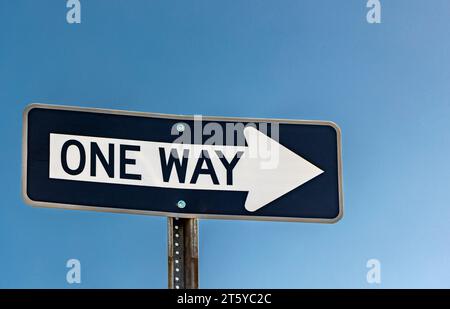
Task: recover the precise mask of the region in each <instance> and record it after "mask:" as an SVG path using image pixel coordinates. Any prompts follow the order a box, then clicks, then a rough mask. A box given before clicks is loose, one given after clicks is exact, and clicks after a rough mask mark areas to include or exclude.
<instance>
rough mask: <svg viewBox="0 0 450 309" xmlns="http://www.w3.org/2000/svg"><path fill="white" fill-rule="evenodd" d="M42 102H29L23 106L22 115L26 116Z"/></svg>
mask: <svg viewBox="0 0 450 309" xmlns="http://www.w3.org/2000/svg"><path fill="white" fill-rule="evenodd" d="M41 106H42V104H39V103H29V104H28V105H27V106H25V108H24V110H23V116H24V117H27V116H28V114H29V113H30V112H31V111H32V110H33V109H35V108H38V107H41Z"/></svg>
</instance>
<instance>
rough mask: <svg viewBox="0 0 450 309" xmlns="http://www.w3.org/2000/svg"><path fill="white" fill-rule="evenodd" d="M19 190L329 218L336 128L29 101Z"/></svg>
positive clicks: (116, 203) (43, 197) (190, 211)
mask: <svg viewBox="0 0 450 309" xmlns="http://www.w3.org/2000/svg"><path fill="white" fill-rule="evenodd" d="M23 117H24V118H23V196H24V199H25V201H26V202H27V203H28V204H30V205H33V206H42V207H55V208H68V209H85V210H97V211H108V212H127V213H139V214H153V215H164V216H177V217H185V218H219V219H251V220H277V221H307V222H327V223H333V222H336V221H337V220H339V219H340V218H341V217H342V208H343V205H342V203H343V193H342V163H341V136H340V130H339V128H338V127H337V126H336V125H335V124H334V123H332V122H327V121H302V120H280V119H251V118H221V117H201V116H177V115H163V114H152V113H140V112H126V111H115V110H102V109H91V108H79V107H67V106H53V105H44V104H32V105H29V106H28V107H27V108H26V109H25V111H24V116H23Z"/></svg>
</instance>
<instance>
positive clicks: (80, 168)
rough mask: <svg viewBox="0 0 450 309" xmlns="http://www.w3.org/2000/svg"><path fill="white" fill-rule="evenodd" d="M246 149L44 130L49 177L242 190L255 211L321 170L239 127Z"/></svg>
mask: <svg viewBox="0 0 450 309" xmlns="http://www.w3.org/2000/svg"><path fill="white" fill-rule="evenodd" d="M244 135H245V137H246V140H247V143H248V147H245V146H221V145H197V144H175V143H160V142H149V141H137V140H126V139H115V138H104V137H92V136H77V135H67V134H57V133H51V134H50V158H49V161H50V164H49V176H50V178H52V179H65V180H72V181H88V182H99V183H110V184H125V185H135V186H149V187H162V188H176V189H196V190H228V191H248V192H249V193H248V196H247V199H246V202H245V208H246V209H247V210H248V211H256V210H258V209H259V208H261V207H263V206H264V205H266V204H268V203H270V202H271V201H273V200H274V199H276V198H278V197H280V196H282V195H284V194H286V193H287V192H289V191H291V190H293V189H295V188H296V187H298V186H300V185H302V184H303V183H305V182H307V181H309V180H311V179H312V178H314V177H317V176H318V175H320V174H322V173H323V172H324V171H322V170H321V169H320V168H318V167H316V166H315V165H313V164H312V163H310V162H308V161H307V160H305V159H303V158H302V157H300V156H299V155H297V154H295V153H294V152H292V151H291V150H289V149H287V148H286V147H284V146H282V145H280V144H279V143H278V142H277V141H275V140H273V139H271V138H270V137H268V136H266V135H264V134H263V133H261V132H259V131H258V130H257V129H256V128H253V127H247V128H245V130H244Z"/></svg>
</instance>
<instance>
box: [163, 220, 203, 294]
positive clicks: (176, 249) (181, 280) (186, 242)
mask: <svg viewBox="0 0 450 309" xmlns="http://www.w3.org/2000/svg"><path fill="white" fill-rule="evenodd" d="M167 232H168V233H167V237H168V248H167V249H168V285H169V289H198V220H197V219H184V218H171V217H169V218H167Z"/></svg>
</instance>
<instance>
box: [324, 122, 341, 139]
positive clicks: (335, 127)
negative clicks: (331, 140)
mask: <svg viewBox="0 0 450 309" xmlns="http://www.w3.org/2000/svg"><path fill="white" fill-rule="evenodd" d="M325 125H327V126H329V127H331V128H333V130H334V131H335V132H336V136H338V137H340V136H341V134H342V130H341V127H340V126H339V125H338V124H337V123H336V122H334V121H325Z"/></svg>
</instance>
